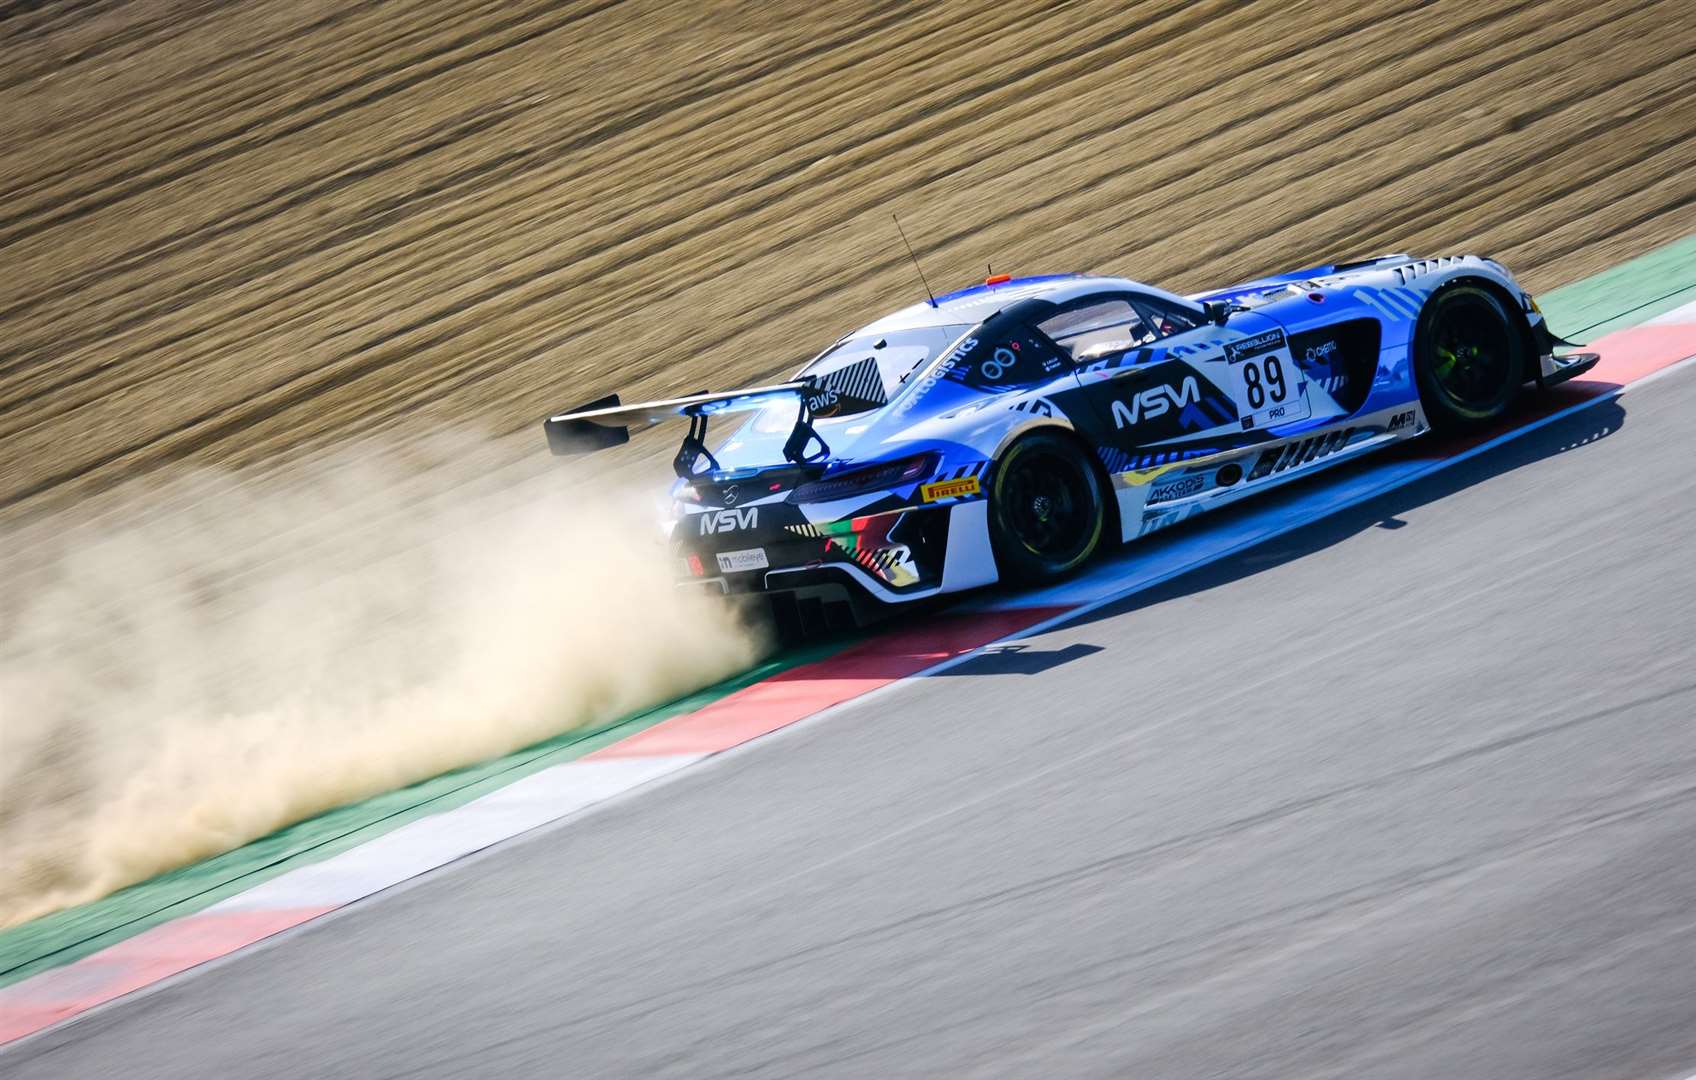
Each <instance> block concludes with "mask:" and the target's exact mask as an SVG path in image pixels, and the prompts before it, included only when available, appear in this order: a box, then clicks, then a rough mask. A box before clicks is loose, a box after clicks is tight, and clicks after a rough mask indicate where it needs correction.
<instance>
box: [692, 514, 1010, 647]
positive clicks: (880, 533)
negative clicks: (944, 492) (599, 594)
mask: <svg viewBox="0 0 1696 1080" xmlns="http://www.w3.org/2000/svg"><path fill="white" fill-rule="evenodd" d="M878 516H882V515H876V516H874V517H873V518H860V519H855V524H856V525H858V524H859V523H860V522H861V521H866V522H868V525H867V527H865V528H862V529H860V530H858V531H857V532H855V533H853V534H844V533H839V532H838V533H829V534H826V533H825V532H824V531H822V530H820V531H819V532H818V534H817V535H814V536H810V537H809V538H808V539H807V540H806V541H805V542H804V543H797V542H796V541H795V539H794V532H795V527H793V526H790V527H787V528H788V529H789V535H787V536H779V535H770V536H767V537H763V538H762V537H757V536H755V535H752V534H748V533H743V534H738V535H737V536H736V537H735V538H734V539H732V540H728V541H725V542H722V543H721V541H720V539H719V538H718V537H716V536H710V537H701V536H697V535H690V534H689V532H688V531H686V530H680V531H683V532H684V539H682V540H681V541H680V542H679V543H678V544H677V545H675V547H674V551H675V553H676V554H677V555H678V556H679V563H680V566H682V567H685V568H689V569H685V571H684V572H685V573H690V574H691V576H686V577H683V578H681V579H680V580H679V581H678V585H679V587H682V588H691V589H698V590H701V591H703V592H706V593H708V594H711V595H716V596H724V597H727V598H730V599H732V600H734V601H737V602H741V603H753V602H754V600H753V599H752V598H759V597H765V598H768V599H769V601H770V606H771V607H772V609H773V613H774V616H775V617H777V618H778V619H779V621H780V622H781V621H783V620H784V619H785V617H786V612H787V613H789V614H792V615H794V617H795V619H796V620H798V621H800V622H801V623H803V624H805V625H806V626H807V627H808V628H809V629H812V628H814V625H813V624H821V625H823V626H824V627H826V628H829V629H836V628H840V627H841V626H844V625H849V624H852V625H859V626H863V625H866V624H868V623H871V622H876V621H877V620H878V619H880V618H882V617H884V616H885V615H886V614H887V613H889V612H891V611H894V610H899V609H900V608H902V607H904V606H909V605H912V604H914V603H918V602H922V601H925V600H929V599H932V598H934V597H936V596H939V595H941V594H943V593H951V592H958V591H960V590H962V589H970V588H976V587H977V586H980V585H988V584H990V583H992V582H994V581H995V580H996V578H997V576H998V575H997V574H996V571H995V562H994V556H993V554H992V553H991V550H990V544H989V532H988V515H987V513H986V504H985V503H984V502H983V501H982V500H975V501H971V502H962V503H957V504H954V505H950V506H928V507H920V508H908V509H906V510H902V511H899V512H897V513H896V514H893V515H889V516H890V517H895V518H899V519H904V520H896V521H893V522H891V521H884V522H878V521H876V520H875V518H876V517H878ZM811 529H812V527H810V526H808V527H802V530H803V531H811ZM827 538H828V539H829V543H827V542H826V540H827ZM721 546H722V547H724V548H726V549H731V548H738V549H741V550H740V553H743V554H745V553H746V552H747V550H749V549H751V548H753V547H758V549H759V551H760V553H761V556H762V557H764V558H765V559H766V560H767V562H768V565H766V566H763V567H760V568H758V569H750V570H747V571H741V572H733V573H714V571H715V570H717V569H718V567H719V563H718V555H719V554H720V551H719V550H718V549H719V548H720V547H721ZM725 553H726V554H729V553H730V552H729V551H726V552H725ZM694 567H699V568H701V569H702V570H704V571H705V573H704V574H701V575H699V576H694V575H693V574H692V569H693V568H694Z"/></svg>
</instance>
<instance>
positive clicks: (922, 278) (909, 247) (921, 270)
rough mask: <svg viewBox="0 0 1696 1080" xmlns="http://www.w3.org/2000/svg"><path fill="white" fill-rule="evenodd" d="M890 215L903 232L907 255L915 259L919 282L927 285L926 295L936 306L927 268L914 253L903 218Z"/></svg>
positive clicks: (896, 229)
mask: <svg viewBox="0 0 1696 1080" xmlns="http://www.w3.org/2000/svg"><path fill="white" fill-rule="evenodd" d="M889 217H890V220H892V221H894V222H895V231H896V232H898V233H900V234H901V242H902V243H903V244H906V245H907V257H908V258H909V259H912V260H913V269H915V270H917V271H918V272H919V283H920V284H921V285H923V286H924V287H925V295H926V296H928V297H930V306H931V307H935V306H936V294H935V293H933V292H931V291H930V282H928V281H926V280H925V268H924V267H922V266H920V265H919V257H918V256H917V255H915V254H913V245H912V243H910V242H909V241H908V239H907V232H906V230H905V229H903V228H901V219H900V218H898V217H896V216H895V215H894V214H893V213H892V214H890V215H889Z"/></svg>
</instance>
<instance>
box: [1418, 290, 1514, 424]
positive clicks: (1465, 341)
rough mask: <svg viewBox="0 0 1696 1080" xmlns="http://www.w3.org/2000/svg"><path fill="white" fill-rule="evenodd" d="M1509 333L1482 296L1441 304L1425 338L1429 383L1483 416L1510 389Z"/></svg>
mask: <svg viewBox="0 0 1696 1080" xmlns="http://www.w3.org/2000/svg"><path fill="white" fill-rule="evenodd" d="M1511 332H1512V331H1511V330H1510V329H1509V328H1508V326H1507V324H1506V323H1505V322H1504V321H1503V320H1502V316H1501V313H1500V312H1499V311H1497V310H1496V307H1495V305H1494V304H1492V303H1490V302H1489V300H1488V299H1486V298H1485V297H1483V296H1473V295H1470V294H1464V295H1459V296H1455V297H1453V298H1452V299H1450V300H1449V301H1448V302H1447V303H1445V304H1444V305H1443V308H1442V310H1441V311H1440V312H1439V313H1438V317H1437V324H1436V326H1434V327H1433V328H1432V335H1431V381H1432V382H1433V383H1434V384H1435V385H1436V387H1437V389H1438V390H1439V391H1441V392H1442V393H1443V395H1444V396H1445V397H1447V398H1448V399H1449V400H1450V401H1452V402H1454V403H1455V404H1456V405H1458V406H1460V407H1461V408H1462V409H1465V410H1467V411H1469V412H1485V411H1488V410H1490V409H1492V408H1494V407H1495V406H1496V405H1497V404H1499V403H1500V401H1501V399H1502V395H1503V393H1504V392H1505V391H1506V390H1508V389H1510V387H1509V386H1508V383H1509V380H1510V378H1511V372H1510V371H1509V367H1510V365H1511V363H1512V355H1513V340H1512V339H1511V338H1510V337H1509V334H1510V333H1511Z"/></svg>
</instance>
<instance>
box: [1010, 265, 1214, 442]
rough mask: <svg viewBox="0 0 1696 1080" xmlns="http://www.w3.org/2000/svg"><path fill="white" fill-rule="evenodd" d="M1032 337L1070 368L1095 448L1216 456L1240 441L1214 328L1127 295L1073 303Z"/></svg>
mask: <svg viewBox="0 0 1696 1080" xmlns="http://www.w3.org/2000/svg"><path fill="white" fill-rule="evenodd" d="M1038 329H1039V330H1041V331H1042V332H1043V333H1044V334H1045V335H1047V336H1048V337H1049V338H1050V339H1051V340H1053V341H1054V342H1055V344H1056V346H1057V347H1059V348H1061V349H1062V350H1064V351H1065V352H1066V353H1067V354H1068V355H1069V356H1070V357H1071V358H1072V360H1073V362H1074V363H1075V364H1076V365H1077V377H1078V386H1079V391H1080V393H1081V394H1082V395H1083V396H1084V397H1085V398H1086V399H1087V401H1088V402H1089V404H1090V406H1091V408H1090V413H1091V416H1092V418H1093V420H1094V425H1095V427H1094V430H1093V431H1091V432H1088V434H1090V435H1091V436H1092V437H1093V438H1094V440H1095V441H1096V442H1098V443H1099V444H1100V445H1102V446H1104V447H1112V448H1115V449H1118V450H1123V451H1127V452H1129V451H1134V450H1139V449H1142V448H1145V447H1151V446H1162V447H1164V446H1185V445H1197V446H1202V445H1206V446H1210V447H1215V448H1216V447H1219V446H1222V445H1225V444H1227V442H1228V441H1234V440H1236V439H1237V438H1239V436H1240V433H1241V430H1242V429H1241V427H1240V426H1239V425H1238V410H1237V406H1236V402H1235V399H1234V398H1233V396H1232V392H1231V390H1230V389H1229V387H1232V386H1233V385H1234V381H1233V380H1234V372H1233V371H1232V370H1231V369H1230V366H1229V365H1228V364H1226V363H1225V362H1224V343H1225V341H1226V340H1227V339H1228V336H1227V335H1226V334H1224V333H1223V332H1222V331H1221V330H1220V328H1218V327H1216V326H1211V325H1206V324H1201V323H1200V321H1199V320H1198V319H1196V318H1194V317H1193V316H1191V315H1189V314H1187V313H1182V312H1177V311H1168V310H1161V309H1157V308H1155V307H1152V306H1150V305H1149V304H1148V303H1147V302H1146V299H1145V298H1143V297H1140V296H1138V295H1137V294H1134V293H1112V294H1097V295H1094V296H1091V297H1088V298H1086V299H1084V300H1077V301H1073V302H1071V303H1069V304H1067V305H1065V306H1064V307H1062V308H1061V309H1060V310H1058V311H1056V312H1054V313H1052V314H1050V315H1049V316H1047V317H1046V318H1044V319H1043V320H1042V322H1041V323H1039V324H1038Z"/></svg>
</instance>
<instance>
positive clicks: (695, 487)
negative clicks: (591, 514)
mask: <svg viewBox="0 0 1696 1080" xmlns="http://www.w3.org/2000/svg"><path fill="white" fill-rule="evenodd" d="M1565 345H1566V343H1565V342H1562V341H1560V340H1559V339H1558V338H1556V337H1555V336H1554V335H1553V334H1552V333H1551V332H1550V330H1549V328H1548V327H1547V326H1546V325H1545V323H1544V320H1543V316H1542V314H1541V313H1540V312H1539V311H1538V308H1537V305H1536V303H1535V302H1534V301H1533V300H1532V299H1531V297H1530V296H1529V295H1527V294H1526V293H1525V292H1524V291H1523V290H1522V289H1521V288H1520V287H1519V285H1518V284H1517V283H1516V282H1515V280H1514V278H1513V276H1512V275H1511V274H1509V273H1508V271H1507V270H1506V269H1505V268H1504V267H1502V266H1501V265H1499V264H1497V263H1495V262H1491V261H1489V260H1487V259H1481V258H1475V257H1471V256H1467V257H1455V258H1439V259H1415V258H1411V257H1409V256H1406V255H1387V256H1383V257H1381V258H1376V259H1370V260H1366V261H1363V262H1355V263H1347V264H1340V265H1334V266H1316V267H1311V268H1308V269H1305V270H1297V271H1295V272H1293V273H1289V274H1284V275H1281V276H1278V277H1270V278H1264V279H1261V280H1258V281H1252V282H1248V283H1247V284H1243V285H1237V286H1234V287H1232V288H1228V289H1221V290H1217V291H1214V292H1208V293H1203V294H1200V295H1197V296H1191V297H1185V296H1178V295H1176V294H1173V293H1170V292H1166V291H1164V290H1161V289H1157V288H1154V287H1151V286H1148V285H1144V284H1142V283H1140V282H1136V281H1129V280H1124V279H1119V278H1106V277H1090V276H1082V275H1073V274H1057V275H1051V276H1044V277H1027V278H1009V277H1006V276H1000V277H992V278H990V279H989V280H988V281H986V282H984V283H983V284H982V285H977V286H973V287H971V288H968V289H962V290H960V291H958V292H954V293H950V294H948V295H946V296H942V297H937V298H935V299H931V300H926V301H923V302H920V303H917V304H914V305H913V306H912V307H908V308H905V309H903V310H901V311H898V312H896V313H894V314H893V315H890V316H888V317H887V318H883V319H880V320H878V321H877V322H874V323H872V324H871V325H869V326H866V327H864V328H863V329H860V330H857V331H855V332H854V333H852V334H849V335H848V336H846V337H844V338H842V339H841V340H839V341H837V342H836V344H834V345H832V346H831V347H830V348H828V349H826V350H825V351H824V352H823V353H821V354H819V356H817V357H816V358H815V359H813V360H812V361H811V362H810V363H808V364H807V365H806V366H805V367H803V368H802V369H801V370H800V371H799V372H798V373H797V374H796V376H795V377H794V378H793V379H792V380H791V381H789V382H785V383H781V384H778V385H773V386H762V387H755V388H752V389H745V390H735V391H731V392H727V393H716V394H697V395H694V396H691V397H683V398H677V399H674V400H670V401H657V402H650V403H646V404H640V405H622V404H620V403H619V399H618V397H617V395H613V396H611V397H608V398H604V399H602V400H600V401H596V402H593V403H591V404H589V405H586V406H584V407H583V408H581V409H579V410H576V411H573V412H569V413H564V414H561V415H558V416H553V417H550V418H549V419H548V420H547V421H546V422H545V424H544V427H545V430H546V432H547V436H548V442H549V445H550V447H551V448H552V449H553V451H554V452H555V453H560V454H572V453H580V452H583V451H585V450H592V449H598V448H601V447H607V446H612V445H616V444H619V443H622V442H625V441H626V440H627V439H628V438H629V429H630V428H631V427H633V426H634V427H646V426H648V425H652V424H656V423H659V422H661V421H664V420H671V419H682V420H685V421H687V422H688V430H687V433H686V434H685V435H684V437H683V441H682V446H681V448H680V449H679V451H678V453H677V457H676V460H675V462H674V470H675V472H676V474H677V477H678V479H677V481H676V484H675V486H674V488H673V491H672V495H673V498H674V504H673V505H674V523H673V524H672V526H671V541H670V542H671V545H672V548H673V551H674V553H675V555H676V557H677V566H678V568H679V573H680V575H681V578H682V580H683V581H686V582H692V583H695V584H698V585H700V586H702V587H705V588H709V589H712V590H716V591H721V592H723V593H725V594H729V595H736V594H748V593H762V594H766V595H767V596H769V597H770V598H771V600H772V602H773V607H774V610H775V611H776V613H777V615H778V616H779V618H780V621H781V622H782V623H784V624H788V625H798V626H799V627H800V628H801V629H804V630H810V629H812V628H814V627H815V626H818V625H821V624H822V625H824V626H836V625H840V624H845V623H848V622H850V621H853V622H863V621H865V620H866V619H867V618H868V616H871V615H872V614H874V613H875V612H876V611H877V609H879V608H880V607H881V608H885V609H887V608H888V607H890V606H893V605H900V604H907V603H911V602H913V601H916V600H920V599H922V598H927V597H934V596H937V595H939V594H943V593H951V592H956V591H959V590H962V589H972V588H977V587H979V586H983V585H988V584H991V583H992V582H995V581H998V580H1013V581H1017V582H1024V583H1040V582H1047V581H1053V580H1055V579H1058V578H1060V577H1063V576H1065V575H1066V574H1069V573H1071V572H1072V571H1074V570H1076V569H1077V568H1078V567H1079V566H1081V565H1082V564H1083V563H1084V562H1085V561H1086V560H1088V559H1089V558H1090V556H1091V555H1092V554H1094V553H1095V552H1096V551H1097V550H1098V549H1099V548H1100V547H1102V546H1103V545H1104V544H1107V543H1109V542H1112V541H1120V542H1123V541H1129V540H1132V539H1135V538H1137V537H1140V536H1146V535H1147V534H1149V533H1152V532H1154V531H1156V530H1159V529H1164V528H1166V527H1168V526H1171V525H1175V524H1177V523H1178V522H1180V521H1183V520H1184V519H1185V518H1188V517H1190V516H1192V515H1194V514H1198V513H1201V512H1202V511H1205V510H1210V509H1212V508H1214V507H1219V506H1224V505H1226V504H1228V503H1231V502H1234V501H1235V500H1237V499H1240V498H1243V497H1244V496H1247V495H1251V494H1253V493H1255V492H1258V491H1261V490H1264V489H1266V488H1271V487H1276V486H1277V485H1279V484H1282V483H1285V482H1286V481H1289V480H1293V479H1295V478H1297V477H1300V476H1305V475H1307V474H1309V473H1312V472H1314V471H1316V470H1319V469H1324V468H1326V467H1328V466H1331V465H1335V464H1338V463H1340V462H1344V461H1348V460H1350V459H1351V458H1355V457H1357V456H1359V455H1361V454H1366V453H1369V452H1371V451H1373V450H1376V449H1378V448H1380V447H1384V446H1388V445H1390V444H1391V443H1394V442H1397V441H1399V440H1402V439H1411V438H1414V437H1417V436H1419V435H1422V434H1424V433H1426V432H1427V431H1429V430H1432V429H1438V430H1456V429H1464V428H1470V427H1478V426H1481V425H1485V424H1488V423H1489V422H1491V421H1492V420H1495V419H1496V418H1498V417H1500V416H1501V415H1502V414H1503V413H1504V412H1505V411H1506V410H1507V409H1508V407H1509V406H1510V404H1511V403H1512V402H1513V400H1514V398H1515V397H1516V396H1517V395H1518V394H1519V393H1520V392H1521V390H1522V389H1523V387H1524V386H1525V384H1527V383H1534V384H1535V385H1536V386H1537V387H1540V388H1541V387H1547V386H1549V385H1551V384H1553V383H1557V382H1561V381H1563V380H1565V379H1569V378H1571V377H1573V376H1574V375H1577V374H1579V373H1580V372H1583V371H1585V370H1587V369H1589V368H1590V367H1592V366H1593V365H1594V364H1595V363H1596V359H1597V358H1596V356H1595V355H1594V354H1589V353H1565V354H1564V355H1563V354H1558V353H1557V347H1559V346H1565ZM732 416H735V417H736V418H737V419H738V420H739V421H740V423H739V425H738V426H736V427H735V428H734V429H732V430H730V431H729V433H728V438H725V439H724V441H723V442H722V444H720V445H717V446H715V447H712V448H709V446H708V443H707V427H708V424H709V422H711V421H712V420H714V419H715V418H718V417H725V418H726V419H727V420H728V419H729V418H731V417H732ZM879 602H880V603H879Z"/></svg>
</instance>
